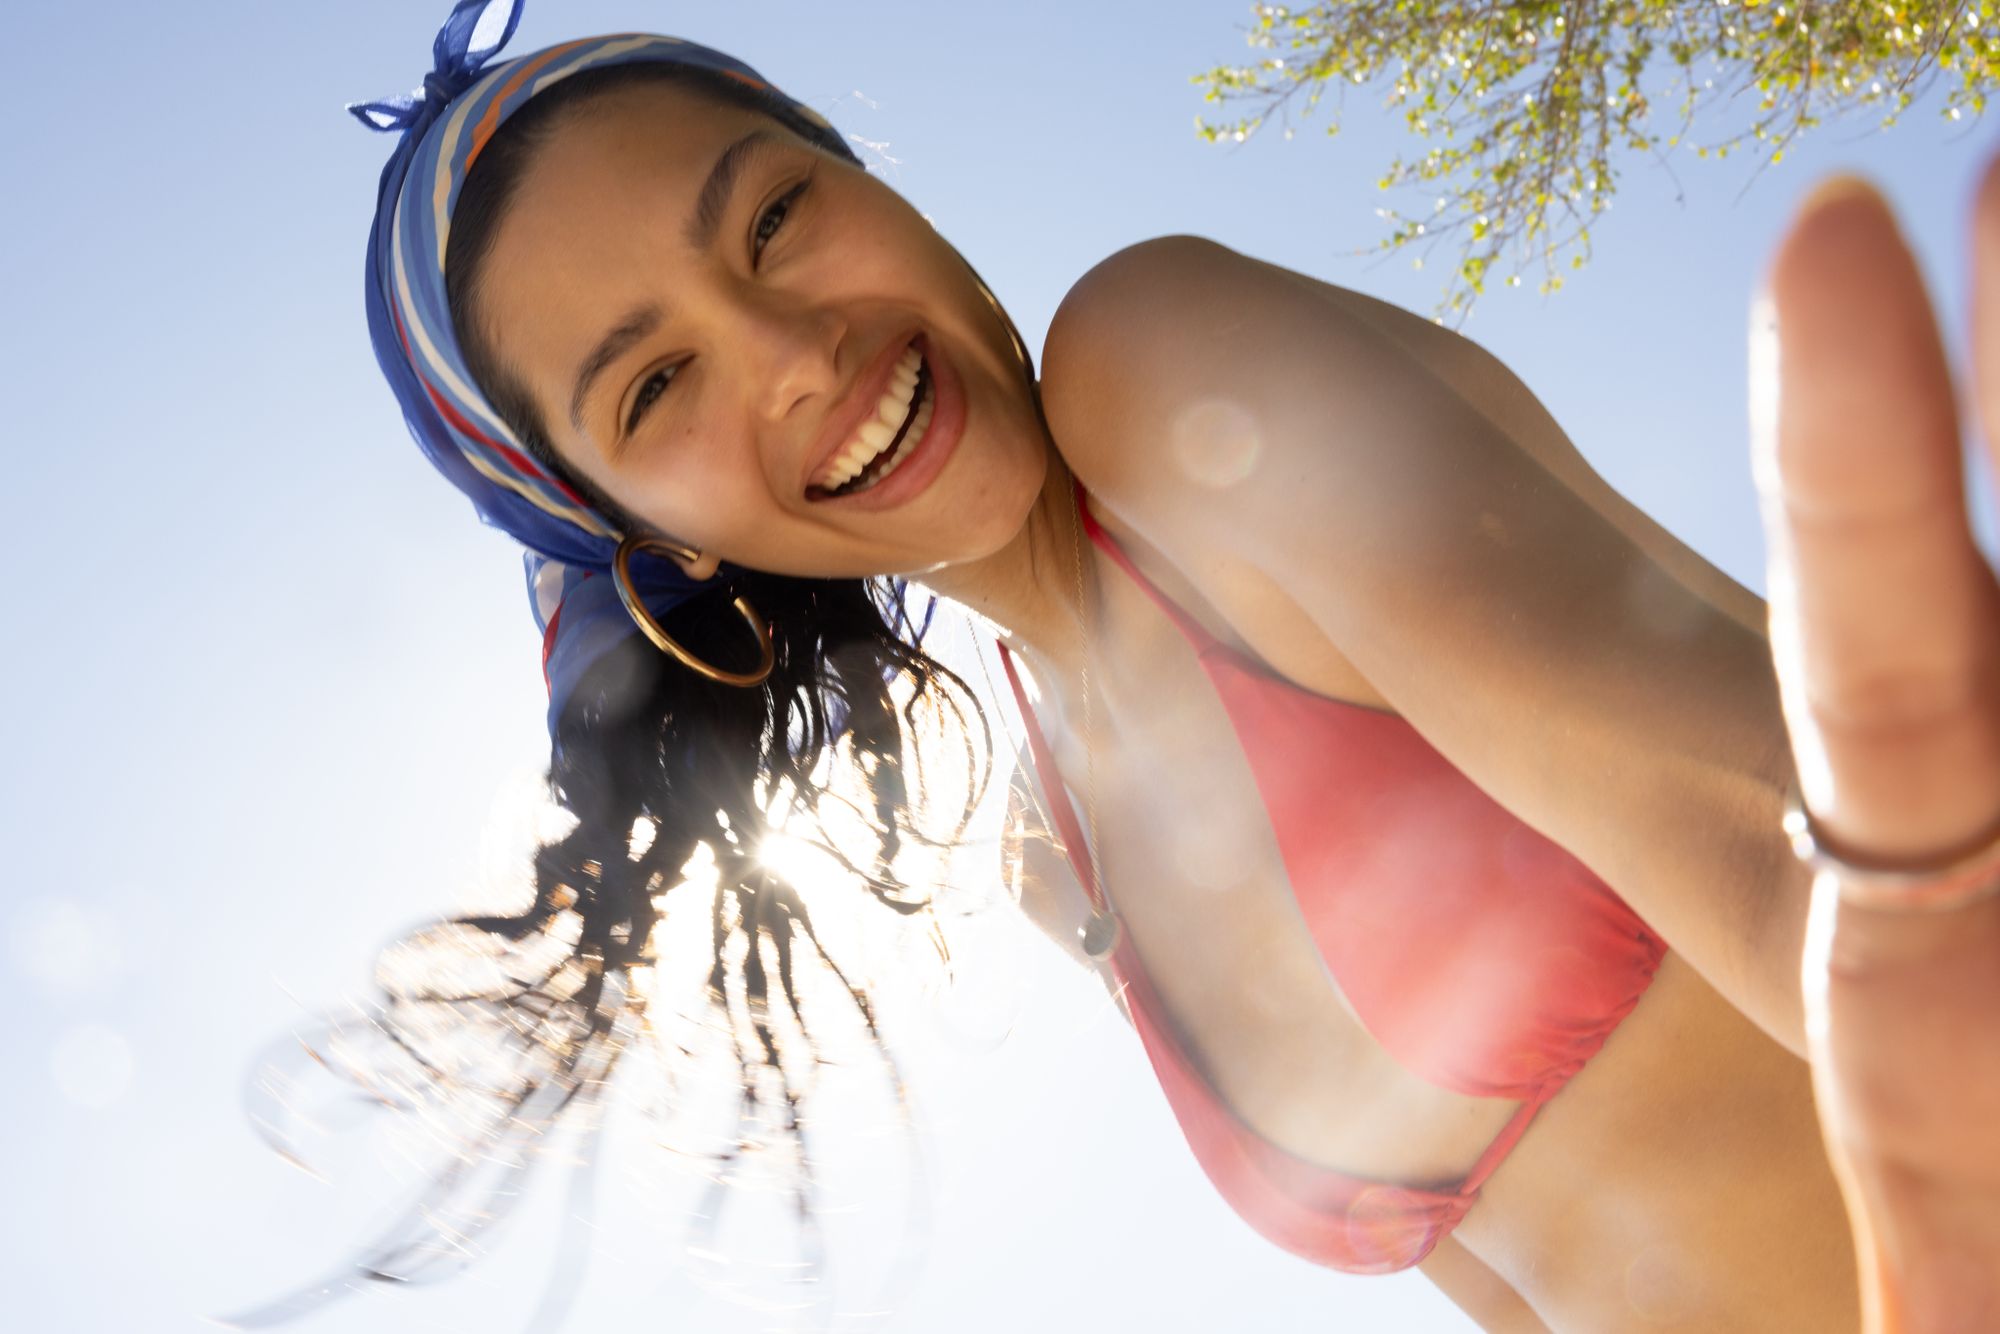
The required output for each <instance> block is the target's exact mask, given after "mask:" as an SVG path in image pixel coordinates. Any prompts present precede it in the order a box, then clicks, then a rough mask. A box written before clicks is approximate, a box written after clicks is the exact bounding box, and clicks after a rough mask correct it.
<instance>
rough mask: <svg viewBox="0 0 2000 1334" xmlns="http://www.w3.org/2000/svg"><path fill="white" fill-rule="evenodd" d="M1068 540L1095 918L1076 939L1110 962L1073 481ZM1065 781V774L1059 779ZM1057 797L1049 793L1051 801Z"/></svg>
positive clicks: (1114, 925)
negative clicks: (1079, 655) (1073, 569)
mask: <svg viewBox="0 0 2000 1334" xmlns="http://www.w3.org/2000/svg"><path fill="white" fill-rule="evenodd" d="M1069 541H1070V557H1071V563H1072V564H1073V565H1074V566H1075V567H1076V608H1075V609H1076V637H1077V641H1078V646H1079V647H1080V648H1081V649H1082V651H1083V652H1082V658H1083V667H1082V671H1081V673H1080V676H1081V680H1080V681H1079V687H1080V688H1081V689H1082V691H1083V811H1084V820H1085V822H1086V823H1087V824H1088V826H1089V838H1088V840H1087V841H1088V844H1089V846H1088V847H1086V848H1085V850H1084V853H1085V856H1086V857H1087V858H1088V859H1089V865H1090V879H1091V881H1092V883H1091V884H1088V885H1085V886H1084V889H1085V890H1086V892H1087V894H1088V897H1089V898H1090V899H1091V907H1092V909H1093V911H1092V913H1091V917H1090V920H1089V921H1087V922H1085V923H1084V924H1083V928H1082V930H1080V931H1079V932H1078V933H1077V935H1078V937H1079V939H1080V940H1081V941H1082V943H1083V952H1084V953H1085V954H1087V955H1089V956H1090V957H1091V958H1093V959H1100V960H1101V959H1107V958H1109V957H1110V956H1111V954H1112V952H1113V951H1115V950H1116V949H1117V948H1118V940H1119V936H1120V934H1121V929H1120V927H1119V923H1118V914H1117V912H1116V911H1115V910H1114V909H1113V908H1112V906H1111V891H1110V890H1109V889H1108V888H1107V887H1106V885H1105V881H1104V861H1103V858H1102V857H1100V856H1099V855H1098V847H1099V843H1098V837H1097V730H1096V725H1095V724H1096V717H1095V713H1094V711H1093V710H1092V708H1091V689H1090V658H1091V642H1090V622H1089V618H1088V612H1087V611H1086V607H1087V604H1086V603H1085V601H1084V580H1083V498H1082V493H1081V491H1080V490H1079V489H1078V487H1077V486H1076V484H1075V482H1074V481H1072V482H1071V484H1070V488H1069ZM1056 781H1057V782H1058V783H1060V782H1061V781H1062V775H1061V774H1057V775H1056ZM1055 796H1056V794H1055V793H1050V794H1049V797H1050V800H1054V799H1055Z"/></svg>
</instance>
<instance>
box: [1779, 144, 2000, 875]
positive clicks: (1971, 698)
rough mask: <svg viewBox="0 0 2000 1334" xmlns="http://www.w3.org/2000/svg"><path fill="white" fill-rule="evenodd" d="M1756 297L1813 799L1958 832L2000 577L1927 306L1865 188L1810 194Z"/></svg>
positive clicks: (1994, 785) (1942, 837) (1990, 763)
mask: <svg viewBox="0 0 2000 1334" xmlns="http://www.w3.org/2000/svg"><path fill="white" fill-rule="evenodd" d="M1762 314H1763V316H1764V317H1767V318H1769V319H1772V320H1774V322H1775V330H1774V331H1773V330H1772V329H1771V328H1770V327H1769V326H1768V325H1767V326H1766V328H1765V329H1764V330H1762V331H1760V337H1759V342H1760V344H1761V346H1760V348H1759V350H1758V355H1757V356H1756V362H1757V364H1756V365H1754V366H1753V380H1754V381H1756V383H1754V384H1753V390H1752V393H1753V400H1754V401H1755V402H1756V403H1757V404H1758V407H1757V412H1756V416H1757V421H1756V423H1755V427H1756V429H1755V437H1756V438H1755V441H1754V448H1755V450H1756V454H1757V465H1758V466H1757V471H1758V480H1759V488H1760V491H1761V492H1762V494H1763V499H1764V509H1765V524H1766V528H1767V531H1768V539H1769V548H1770V554H1771V570H1770V592H1771V617H1772V638H1773V649H1774V652H1775V653H1776V655H1777V659H1778V665H1779V672H1780V677H1781V680H1782V684H1783V687H1784V694H1785V710H1786V720H1787V723H1788V725H1789V726H1790V727H1791V729H1792V735H1793V745H1794V751H1795V753H1796V754H1797V757H1798V760H1799V768H1800V781H1801V783H1802V784H1803V786H1804V789H1805V794H1806V798H1807V801H1808V802H1809V804H1810V805H1811V807H1812V809H1813V811H1814V813H1815V816H1816V818H1817V820H1818V822H1819V824H1820V825H1821V827H1822V828H1823V829H1824V830H1825V832H1826V833H1827V835H1828V837H1829V839H1830V840H1831V841H1832V842H1833V843H1835V844H1836V845H1837V846H1839V847H1840V848H1843V849H1845V850H1847V851H1849V852H1850V853H1853V854H1857V855H1862V856H1868V857H1872V858H1909V859H1914V860H1922V859H1927V858H1930V857H1933V856H1935V855H1937V854H1941V853H1948V852H1951V851H1954V850H1957V849H1959V848H1962V847H1964V846H1965V845H1966V844H1967V843H1968V842H1970V841H1971V840H1973V839H1975V838H1978V837H1979V836H1981V835H1983V834H1984V833H1986V832H1987V831H1989V830H1990V829H1991V828H1992V827H1993V826H1994V825H1995V823H1996V822H2000V674H1996V671H1995V668H1996V665H2000V596H1996V589H1995V584H1994V580H1993V576H1992V573H1991V571H1990V570H1989V569H1988V568H1987V565H1986V563H1985V560H1984V559H1983V557H1981V555H1980V554H1979V552H1978V550H1977V548H1976V547H1975V546H1974V544H1973V541H1972V536H1971V533H1970V530H1969V527H1968V524H1967V520H1966V513H1965V495H1964V484H1963V480H1962V473H1961V468H1960V445H1959V430H1958V421H1957V414H1956V412H1955V410H1954V404H1953V398H1952V388H1951V377H1950V373H1949V371H1948V369H1947V365H1946V361H1945V356H1944V350H1943V347H1942V345H1941V343H1940V341H1939V337H1938V333H1937V327H1936V324H1935V322H1934V320H1933V318H1932V314H1931V310H1930V305H1929V302H1928V301H1927V300H1926V298H1925V295H1924V290H1923V283H1922V280H1921V278H1920V276H1919V274H1918V272H1917V268H1916V264H1915V262H1914V260H1913V259H1912V257H1911V255H1910V253H1909V251H1908V249H1907V248H1906V247H1905V246H1904V244H1903V241H1902V238H1901V236H1900V235H1899V234H1898V232H1897V229H1896V225H1895V222H1894V219H1893V218H1892V217H1891V216H1890V213H1889V210H1888V208H1887V206H1886V205H1885V204H1884V203H1883V202H1882V200H1881V199H1880V197H1879V196H1877V195H1876V194H1875V193H1874V191H1873V190H1871V189H1869V188H1868V187H1867V186H1866V185H1864V184H1862V183H1861V182H1859V181H1853V180H1842V181H1836V182H1834V183H1833V184H1832V185H1831V186H1830V187H1825V188H1823V189H1822V190H1821V192H1820V193H1819V194H1818V195H1817V196H1815V198H1814V199H1813V200H1811V201H1810V202H1809V203H1808V204H1807V205H1806V207H1805V208H1804V210H1803V211H1802V213H1801V215H1800V217H1799V219H1798V221H1797V222H1796V223H1795V224H1794V225H1793V228H1792V231H1791V233H1790V235H1789V236H1788V237H1787V238H1786V240H1785V241H1784V243H1783V245H1782V246H1781V247H1780V250H1779V253H1778V256H1777V259H1776V261H1775V263H1774V265H1773V268H1772V272H1771V278H1770V283H1769V288H1768V304H1767V308H1766V310H1765V311H1764V312H1762Z"/></svg>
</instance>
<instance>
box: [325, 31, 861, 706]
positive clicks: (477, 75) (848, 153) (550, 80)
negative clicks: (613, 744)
mask: <svg viewBox="0 0 2000 1334" xmlns="http://www.w3.org/2000/svg"><path fill="white" fill-rule="evenodd" d="M519 18H520V0H458V2H457V3H456V4H455V5H454V6H453V8H452V11H451V13H450V15H449V16H448V17H447V18H446V20H445V23H444V26H443V27H442V28H440V29H439V31H438V35H437V40H436V42H435V43H434V44H433V46H432V57H433V68H432V70H431V72H430V74H428V75H427V76H426V77H425V79H424V83H423V87H422V88H421V89H419V90H418V91H416V92H415V93H412V94H410V95H409V96H407V97H400V98H391V99H386V100H383V101H379V102H371V103H364V104H357V105H356V106H353V107H350V108H349V110H350V111H352V112H353V113H354V114H355V115H356V116H357V117H358V118H359V119H361V120H362V121H363V123H365V124H367V125H369V126H370V127H372V128H374V129H378V130H390V131H400V132H401V133H402V141H401V142H400V143H399V145H398V146H397V149H396V151H395V153H394V154H393V155H392V156H391V158H390V160H389V163H388V165H387V166H386V167H385V168H384V169H383V172H382V179H381V183H380V186H379V189H378V193H377V196H376V209H375V221H374V226H373V228H372V230H371V231H370V234H369V243H368V275H367V276H368V282H367V303H368V326H369V335H370V337H371V339H372V340H373V342H374V345H375V356H376V360H377V362H378V363H379V364H380V365H381V367H382V373H383V375H384V376H385V377H386V378H387V379H388V381H389V384H390V387H391V389H393V390H394V392H395V394H396V397H397V399H398V401H399V402H400V403H401V405H402V408H403V416H404V419H405V420H406V421H407V422H408V423H409V427H410V431H411V434H412V435H414V436H415V437H416V440H417V443H418V445H419V446H420V447H421V448H422V449H423V451H424V453H425V455H426V456H427V457H428V458H429V459H430V460H431V462H432V464H433V465H435V466H436V467H437V469H438V470H439V471H440V472H442V473H444V475H445V476H446V477H447V478H449V479H450V480H451V481H452V483H453V484H454V485H456V486H457V487H458V488H459V489H460V490H461V491H463V492H465V493H466V495H467V496H468V497H470V498H471V500H472V502H473V506H474V508H475V509H477V510H478V512H479V515H480V517H481V518H482V519H484V520H485V521H486V522H487V523H489V524H492V525H493V526H495V527H497V528H500V529H503V530H504V531H506V532H508V533H510V534H511V535H513V536H514V537H515V538H517V539H518V540H519V541H520V542H521V543H522V544H523V545H525V546H526V547H528V548H529V550H530V551H531V552H533V553H536V554H537V555H538V556H540V557H542V558H544V559H545V560H548V561H555V562H560V563H561V564H562V565H564V566H567V567H570V568H571V569H572V570H573V571H574V572H576V575H577V577H578V578H579V579H581V578H582V577H583V575H585V574H587V573H590V572H597V573H599V574H605V577H604V578H603V579H602V580H601V581H600V582H602V583H604V584H606V585H608V584H609V583H610V579H609V577H608V574H606V573H605V572H608V570H609V569H610V566H611V560H612V556H613V553H614V552H615V551H616V550H617V547H618V543H619V541H620V540H621V538H622V537H623V534H621V533H620V532H619V531H618V529H617V527H616V525H615V524H613V523H612V522H611V521H610V520H609V519H608V518H607V517H606V516H605V515H603V514H600V513H598V512H597V511H596V509H594V508H593V507H592V506H591V505H590V504H589V502H587V501H586V500H585V499H584V498H583V497H582V496H580V495H579V494H577V492H576V491H575V490H574V489H573V488H572V487H570V486H569V485H567V484H566V483H565V482H564V481H563V480H562V478H561V477H559V476H557V475H556V474H555V472H554V471H553V470H552V469H550V468H548V467H546V466H545V465H544V464H542V463H541V462H540V461H539V460H537V459H535V458H534V457H533V456H531V455H530V454H529V452H528V450H527V449H526V448H524V447H523V445H522V443H521V442H520V441H519V440H518V439H516V438H515V436H514V433H513V432H512V431H511V430H509V429H508V427H507V425H506V423H505V422H503V421H501V419H500V416H499V414H498V413H497V412H495V411H494V409H493V407H492V405H491V404H490V403H489V402H488V401H487V399H486V396H485V394H484V393H482V392H481V391H480V388H479V386H478V385H477V384H476V383H474V381H473V378H472V375H471V373H470V372H469V371H468V370H467V368H466V365H465V359H464V356H463V354H462V353H461V352H460V350H459V345H458V338H457V336H456V334H455V332H454V331H453V329H452V324H451V312H450V306H449V302H448V300H447V298H446V293H445V284H444V259H445V250H446V247H447V246H449V245H450V243H451V218H452V210H453V208H454V207H455V206H456V205H457V203H458V196H459V192H460V190H461V189H462V188H463V187H464V184H465V179H466V176H467V173H469V172H470V171H471V170H472V167H473V165H474V164H475V163H476V162H478V160H479V155H480V152H481V151H482V150H483V149H484V148H485V147H486V145H487V144H488V143H489V142H490V141H491V140H492V138H493V135H494V132H495V131H496V130H498V129H499V127H500V126H501V125H502V124H503V123H505V121H506V119H507V118H508V117H509V116H511V115H513V114H514V113H515V112H516V111H518V110H520V109H521V107H523V106H525V105H526V104H527V103H528V101H529V100H530V99H532V98H534V97H535V96H536V95H537V94H539V93H541V92H543V91H544V90H546V89H548V88H550V87H551V86H553V85H555V84H557V83H559V82H561V81H562V80H564V79H566V78H569V77H570V76H571V75H574V74H580V73H582V72H583V71H585V70H591V69H602V68H605V67H607V66H612V65H624V64H635V63H641V62H655V61H657V62H666V63H671V64H677V65H685V66H692V67H697V68H701V69H705V70H710V71H713V72H715V73H718V74H721V75H723V76H725V77H729V78H733V79H736V80H738V81H740V82H742V83H744V84H747V85H749V86H751V87H753V88H755V89H757V90H758V91H760V92H762V93H764V94H766V95H767V96H768V97H769V98H770V99H771V106H772V109H773V113H774V114H776V115H778V116H779V117H780V118H782V119H783V120H785V121H786V122H787V123H788V124H790V125H791V127H792V128H793V129H795V130H796V131H798V132H799V133H800V134H801V135H803V136H804V137H806V138H807V139H808V140H809V141H811V142H813V143H815V144H817V145H818V146H820V147H821V148H824V149H826V150H827V151H829V152H832V153H834V154H837V155H839V156H841V157H844V158H846V159H848V160H849V161H853V160H855V159H854V154H853V151H852V150H851V149H850V148H848V146H847V144H846V142H845V141H844V140H843V139H842V138H841V137H840V135H839V134H838V133H836V132H835V131H834V129H833V127H832V126H830V125H829V124H828V123H827V121H826V119H825V117H823V116H821V115H819V113H817V112H815V111H813V110H812V109H811V108H809V107H806V106H804V105H802V104H800V103H797V102H794V101H793V100H791V99H790V98H788V97H786V96H785V95H784V94H782V93H780V92H778V91H777V90H776V89H774V88H772V87H771V86H770V84H768V83H767V82H766V81H765V80H764V79H763V77H762V76H761V75H759V74H758V73H757V72H756V71H755V70H753V69H751V68H750V67H749V66H747V65H745V64H743V63H742V62H741V61H738V60H736V59H734V58H733V57H730V56H727V55H724V54H722V53H721V52H719V51H712V50H710V49H709V48H707V47H704V46H699V45H697V44H695V43H693V42H687V41H683V40H681V39H680V38H677V37H661V36H654V35H650V34H645V33H620V34H615V35H612V36H607V37H590V38H584V39H581V40H579V41H573V42H564V43H562V44H560V45H557V46H552V47H549V48H547V49H546V50H542V51H538V52H535V53H534V54H532V55H527V56H522V57H520V58H518V59H515V60H509V61H506V62H503V63H500V64H493V65H489V62H490V61H491V60H492V58H493V57H494V56H495V55H497V54H498V53H499V51H500V49H501V48H502V47H503V46H504V45H505V44H506V42H507V40H508V38H510V37H511V36H512V35H513V32H514V28H515V26H516V24H517V23H518V21H519ZM496 19H498V20H502V22H499V23H496V22H494V20H496ZM496 27H498V28H500V29H501V31H500V32H499V35H498V37H497V40H492V41H490V42H487V43H485V44H483V45H482V44H480V41H479V39H480V34H482V33H490V32H492V30H493V29H494V28H496ZM645 568H646V570H647V574H646V576H645V583H644V584H643V585H642V586H641V587H640V589H639V592H640V594H641V596H642V597H643V598H644V600H645V602H646V603H647V605H648V606H649V607H652V608H653V609H654V612H655V614H656V615H658V614H663V613H664V612H665V611H667V610H668V609H670V608H671V607H672V606H673V605H675V604H677V603H679V602H681V601H683V600H685V599H686V598H687V597H689V596H691V595H692V594H693V593H695V592H697V591H699V590H700V589H701V588H703V587H712V585H696V584H694V583H692V582H691V581H689V580H687V579H686V578H685V577H684V576H682V575H681V573H680V571H679V570H678V568H677V567H675V566H673V565H672V564H670V563H668V562H665V561H659V562H650V563H648V564H647V565H646V567H645ZM562 583H563V579H562V578H561V577H560V576H558V577H557V578H556V579H555V585H556V586H559V585H561V584H562ZM573 586H574V585H572V587H573ZM594 601H601V599H600V600H594ZM608 606H609V607H610V608H612V609H615V610H616V614H617V616H618V617H619V618H620V620H621V621H622V622H623V624H624V631H623V632H622V633H630V632H632V627H631V625H630V622H629V619H626V618H625V615H624V612H623V609H622V608H620V607H618V604H617V600H616V598H615V597H614V598H611V599H609V602H608ZM606 614H609V613H608V612H607V613H606ZM538 619H539V620H541V621H542V622H543V623H544V625H545V626H546V625H547V624H549V623H550V616H548V615H542V614H541V612H540V608H539V605H538ZM580 619H582V618H580V617H563V618H560V619H559V620H558V621H556V622H555V624H556V625H557V626H558V630H557V632H556V633H555V634H554V635H552V636H550V641H549V642H550V644H551V646H552V647H551V648H550V650H549V651H548V652H546V653H545V661H546V662H548V663H559V664H561V665H562V666H563V667H564V669H565V670H564V672H563V673H558V672H556V671H554V670H553V669H552V670H551V675H550V682H551V691H552V694H555V695H561V694H562V693H564V691H563V690H562V688H561V686H562V682H561V681H560V680H559V679H558V677H559V676H560V675H564V674H569V673H575V672H580V671H581V670H582V668H583V667H584V666H587V665H588V660H589V659H590V658H594V657H596V656H598V655H599V653H601V651H602V648H604V647H608V646H609V642H615V640H612V641H607V642H604V643H602V645H601V647H600V648H599V649H598V652H593V653H590V654H588V655H579V654H572V653H569V652H567V651H563V650H560V649H557V648H555V647H554V645H555V644H556V641H558V640H560V639H563V638H564V637H566V636H567V635H569V634H572V633H576V632H577V631H578V630H581V629H585V628H587V627H582V626H579V625H576V624H575V623H574V622H576V621H578V620H580ZM602 638H603V637H602V636H601V635H590V636H588V639H589V640H590V641H591V642H592V643H598V642H599V641H600V640H602ZM578 642H582V641H578ZM572 679H573V678H572Z"/></svg>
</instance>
